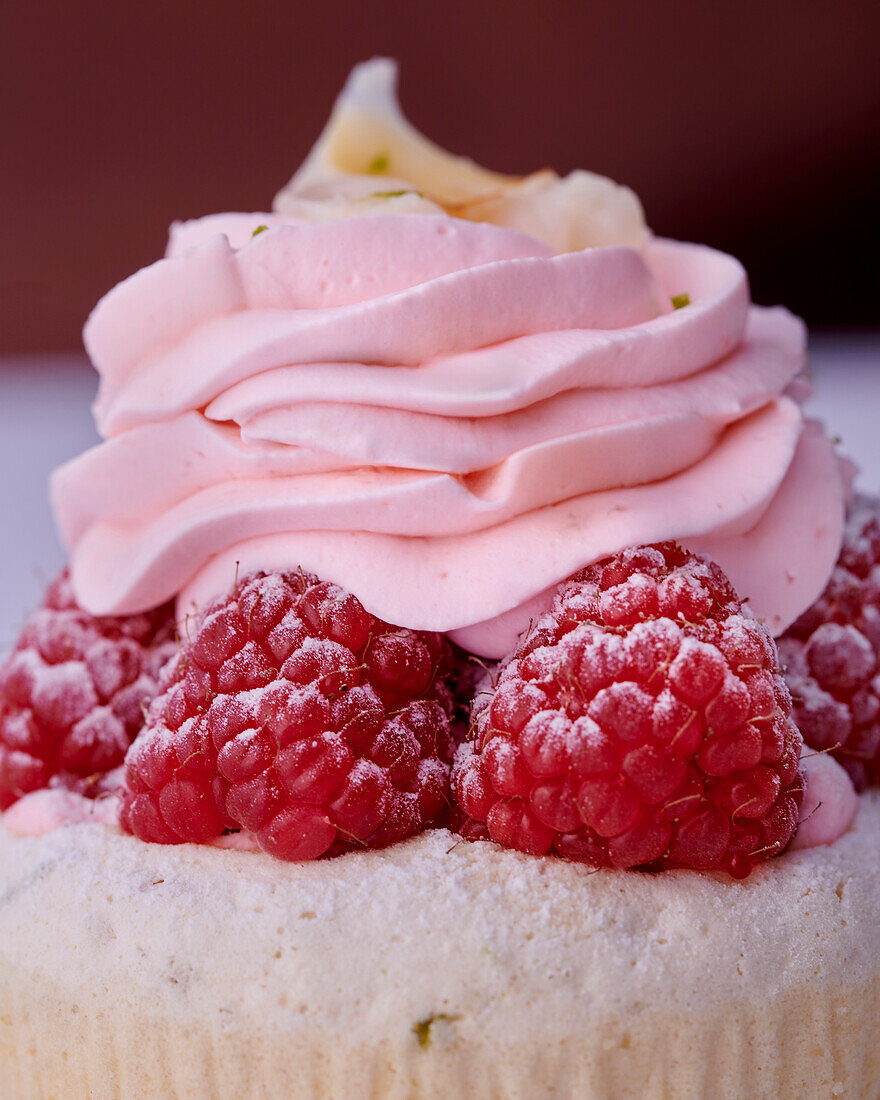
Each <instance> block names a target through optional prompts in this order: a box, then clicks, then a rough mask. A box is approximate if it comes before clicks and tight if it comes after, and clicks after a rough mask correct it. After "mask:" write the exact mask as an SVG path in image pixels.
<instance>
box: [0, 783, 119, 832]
mask: <svg viewBox="0 0 880 1100" xmlns="http://www.w3.org/2000/svg"><path fill="white" fill-rule="evenodd" d="M0 818H2V821H3V825H4V827H5V828H6V829H8V830H9V832H11V833H15V835H16V836H45V835H46V834H47V833H51V832H53V831H54V830H55V829H60V828H63V827H64V826H66V825H89V824H91V825H118V824H119V799H118V798H117V797H116V796H115V795H111V796H110V797H107V798H99V799H92V798H85V797H83V795H81V794H77V793H76V792H75V791H69V790H66V789H65V788H64V787H51V788H44V789H43V790H39V791H32V792H31V793H30V794H26V795H24V797H23V798H20V799H19V800H18V802H16V803H14V805H12V806H10V807H9V809H8V810H6V812H5V813H3V814H2V815H0Z"/></svg>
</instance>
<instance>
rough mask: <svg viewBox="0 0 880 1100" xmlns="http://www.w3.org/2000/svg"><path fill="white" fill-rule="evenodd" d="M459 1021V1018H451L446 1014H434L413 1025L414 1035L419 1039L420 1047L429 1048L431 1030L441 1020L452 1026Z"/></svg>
mask: <svg viewBox="0 0 880 1100" xmlns="http://www.w3.org/2000/svg"><path fill="white" fill-rule="evenodd" d="M457 1019H459V1017H458V1016H450V1015H449V1014H448V1013H446V1012H434V1013H432V1014H431V1015H430V1016H426V1017H425V1019H424V1020H419V1022H418V1023H417V1024H413V1026H412V1031H413V1035H415V1037H416V1038H417V1039H418V1041H419V1046H420V1047H429V1046H430V1045H431V1028H432V1027H433V1026H434V1024H436V1023H437V1022H438V1021H440V1020H442V1021H444V1022H445V1023H447V1024H451V1023H453V1022H454V1021H455V1020H457Z"/></svg>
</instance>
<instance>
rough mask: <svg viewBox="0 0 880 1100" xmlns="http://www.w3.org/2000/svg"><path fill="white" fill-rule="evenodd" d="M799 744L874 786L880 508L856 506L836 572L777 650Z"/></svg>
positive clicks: (878, 760)
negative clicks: (827, 755)
mask: <svg viewBox="0 0 880 1100" xmlns="http://www.w3.org/2000/svg"><path fill="white" fill-rule="evenodd" d="M779 653H780V657H781V658H782V662H783V664H784V665H785V666H786V669H785V676H786V680H787V682H788V686H789V688H790V690H791V696H792V700H793V703H794V716H795V720H796V721H797V724H798V726H799V728H800V731H801V733H802V734H803V737H804V741H805V742H806V743H807V744H808V745H810V746H811V747H812V748H814V749H817V750H820V751H828V752H830V753H831V755H833V756H834V757H835V758H836V759H837V760H839V761H840V763H841V764H842V765H843V766H844V768H846V770H847V771H848V772H849V774H850V777H851V778H852V780H853V782H854V783H855V785H856V788H857V789H858V790H863V789H864V788H865V787H867V786H869V785H870V784H874V783H878V782H880V501H878V500H873V499H869V498H867V497H860V498H857V499H856V501H855V503H854V505H853V507H852V509H851V512H850V515H849V518H848V520H847V525H846V529H845V533H844V540H843V547H842V549H841V551H840V557H839V559H838V562H837V566H836V567H835V569H834V572H833V573H832V575H831V579H830V581H829V582H828V585H827V587H826V589H825V591H824V592H823V593H822V595H821V596H820V597H819V599H818V600H817V601H816V602H815V603H814V604H813V605H812V607H810V608H809V609H808V610H807V611H805V612H804V613H803V614H802V615H801V616H800V618H799V619H798V620H797V621H796V622H795V623H794V624H793V625H792V626H791V627H790V629H789V630H788V632H787V633H786V635H785V637H784V638H782V639H781V640H780V642H779Z"/></svg>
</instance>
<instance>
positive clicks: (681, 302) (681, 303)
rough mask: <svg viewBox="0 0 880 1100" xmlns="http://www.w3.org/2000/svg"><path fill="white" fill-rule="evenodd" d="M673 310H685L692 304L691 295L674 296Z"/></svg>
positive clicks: (672, 298)
mask: <svg viewBox="0 0 880 1100" xmlns="http://www.w3.org/2000/svg"><path fill="white" fill-rule="evenodd" d="M670 301H671V302H672V308H673V309H684V307H685V306H689V305H690V304H691V296H690V294H673V295H672V297H671V298H670Z"/></svg>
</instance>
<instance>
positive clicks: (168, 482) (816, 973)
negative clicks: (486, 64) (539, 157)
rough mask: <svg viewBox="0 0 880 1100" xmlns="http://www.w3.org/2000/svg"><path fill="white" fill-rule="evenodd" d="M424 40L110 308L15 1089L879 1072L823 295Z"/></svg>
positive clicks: (31, 747) (349, 97)
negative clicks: (469, 75) (531, 114)
mask: <svg viewBox="0 0 880 1100" xmlns="http://www.w3.org/2000/svg"><path fill="white" fill-rule="evenodd" d="M394 85H395V70H394V67H393V65H392V64H391V63H390V62H387V61H383V60H377V61H373V62H370V63H368V64H366V65H362V66H359V67H358V68H356V69H355V71H354V72H353V74H352V76H351V78H350V79H349V82H348V84H347V85H346V87H345V89H344V90H343V93H342V95H341V96H340V98H339V100H338V102H337V104H336V106H335V107H334V110H333V113H332V115H331V118H330V121H329V123H328V125H327V127H326V129H325V131H324V133H323V134H322V136H321V137H320V138H319V140H318V142H317V144H316V145H315V147H314V148H313V150H312V152H311V153H310V154H309V156H308V157H307V159H306V161H305V163H304V164H303V166H302V167H301V168H300V170H299V171H298V172H297V173H296V175H295V176H294V177H293V179H292V180H291V182H290V183H289V184H288V185H287V186H286V187H285V188H284V189H283V190H282V191H281V192H280V193H279V195H278V196H277V197H276V200H275V203H274V208H273V211H272V212H271V213H253V214H244V213H238V214H220V215H212V216H209V217H206V218H202V219H197V220H195V221H189V222H184V223H178V224H176V225H174V226H173V227H172V230H171V236H170V242H169V246H168V253H167V255H166V257H165V258H164V259H162V260H159V261H158V262H157V263H155V264H153V265H152V266H151V267H148V268H146V269H144V270H143V271H140V272H138V273H136V274H135V275H133V276H132V277H131V278H129V279H127V280H125V281H124V282H123V283H121V284H120V285H119V286H117V287H116V288H115V289H114V290H112V291H111V292H110V293H109V294H108V295H107V296H106V297H105V298H104V299H102V301H101V302H100V303H99V304H98V306H97V307H96V309H95V310H94V312H93V313H92V315H91V317H90V318H89V320H88V323H87V325H86V329H85V343H86V347H87V349H88V351H89V354H90V357H91V359H92V362H93V363H94V365H95V367H96V369H97V370H98V372H99V375H100V379H101V382H100V389H99V394H98V399H97V402H96V404H95V418H96V422H97V425H98V429H99V431H100V433H101V436H102V438H103V442H102V443H100V444H99V445H98V446H97V447H95V448H93V449H92V450H90V451H87V452H86V453H85V454H84V455H82V456H80V457H79V458H77V459H75V460H73V461H72V462H70V463H68V464H67V465H66V466H64V467H62V468H61V469H60V470H58V471H56V473H55V475H54V477H53V480H52V500H53V505H54V509H55V514H56V517H57V521H58V525H59V529H60V531H61V534H62V537H63V539H64V542H65V544H66V545H67V547H68V550H69V554H70V568H69V571H66V572H65V574H63V575H62V577H60V578H59V579H58V580H57V581H56V582H55V583H54V584H53V585H52V586H51V588H50V590H49V592H48V593H47V596H46V599H45V601H44V604H43V606H42V607H41V608H39V609H38V610H37V611H36V612H35V613H34V615H33V616H32V617H31V618H30V619H29V620H28V622H27V624H26V626H25V628H24V631H23V633H22V635H21V638H20V639H19V641H18V643H17V644H16V646H15V648H14V650H13V652H12V653H11V654H10V655H9V657H8V658H7V660H6V662H5V664H4V666H3V669H2V672H0V808H2V809H3V817H2V825H3V828H2V829H0V851H2V860H0V866H2V871H0V890H2V894H0V896H2V897H3V899H4V902H5V904H4V905H2V906H0V932H2V935H0V974H2V976H3V981H2V983H0V989H2V992H0V1023H2V1025H3V1026H2V1028H0V1071H2V1077H3V1080H4V1081H6V1082H9V1084H8V1087H9V1089H11V1093H10V1095H14V1096H15V1097H16V1098H19V1097H20V1098H22V1100H29V1098H31V1097H34V1098H38V1097H39V1098H44V1097H45V1098H48V1097H52V1096H71V1095H83V1096H85V1095H87V1096H90V1097H94V1098H96V1100H97V1098H104V1097H107V1098H111V1097H130V1096H169V1097H171V1096H173V1097H176V1098H177V1097H179V1098H183V1097H186V1098H192V1100H201V1098H205V1100H207V1098H211V1100H221V1098H222V1100H226V1098H229V1100H233V1098H235V1100H238V1098H240V1097H244V1096H248V1097H266V1098H269V1097H282V1096H284V1097H288V1096H296V1097H327V1098H332V1100H348V1098H352V1100H360V1098H362V1097H365V1096H374V1097H383V1098H384V1097H389V1098H392V1097H401V1098H403V1097H407V1098H414V1097H418V1098H428V1097H432V1098H433V1097H437V1098H440V1097H442V1098H444V1100H446V1098H454V1097H462V1098H464V1097H467V1098H469V1100H471V1098H479V1097H486V1098H501V1097H504V1098H515V1097H528V1098H537V1097H544V1096H547V1097H551V1096H553V1097H566V1096H572V1097H574V1096H577V1097H595V1098H614V1100H619V1098H627V1097H639V1098H645V1097H658V1098H660V1097H667V1098H668V1097H689V1098H690V1097H701V1098H706V1100H709V1098H716V1097H718V1098H721V1097H750V1098H752V1097H758V1098H760V1097H767V1098H770V1097H773V1098H786V1097H799V1098H802V1097H816V1098H819V1097H828V1096H841V1097H847V1098H849V1097H865V1098H869V1097H873V1096H875V1095H876V1094H877V1092H878V1090H880V1057H878V1056H877V1055H876V1054H875V1052H874V1044H873V1043H872V1042H871V1039H870V1035H869V1031H868V1029H866V1028H865V1021H866V1020H870V1019H872V1018H873V1015H872V1014H876V1011H877V1004H876V1002H877V996H878V990H880V978H878V969H877V964H876V962H875V959H876V958H877V957H878V954H880V951H878V949H880V933H878V932H877V927H878V919H877V918H878V916H880V888H878V886H877V885H876V883H877V881H878V875H877V873H876V872H877V871H878V869H880V868H878V857H877V854H876V848H877V838H878V835H880V801H878V799H877V796H876V793H875V792H874V790H873V789H871V784H872V783H873V782H874V781H875V779H876V776H877V774H878V767H877V763H876V761H877V759H878V758H880V722H878V714H880V687H878V684H880V680H878V679H877V673H878V649H880V630H878V629H877V628H876V624H877V622H878V621H880V618H878V616H880V592H878V589H877V584H876V576H875V574H876V572H877V565H878V563H880V510H878V508H877V506H876V505H875V504H874V503H873V502H870V501H859V502H857V503H855V504H853V503H852V502H851V501H850V496H851V493H850V490H849V477H848V467H847V466H846V464H845V463H842V462H841V460H840V459H839V458H838V456H837V455H836V454H835V452H834V448H833V446H832V444H831V442H830V441H829V439H828V438H827V437H826V436H825V434H824V432H823V430H822V428H821V426H820V425H819V424H817V423H815V422H811V421H809V420H806V419H805V418H804V415H803V413H802V410H801V406H800V401H801V400H802V398H803V396H804V392H805V388H806V387H805V383H804V381H803V379H802V377H801V372H802V370H803V367H804V361H805V332H804V327H803V325H802V323H801V322H800V321H799V320H798V319H797V318H795V317H793V316H792V315H791V314H789V313H788V312H786V311H785V310H784V309H781V308H772V309H766V308H760V307H757V306H754V305H752V304H751V301H750V297H749V291H748V285H747V281H746V276H745V273H744V271H743V269H742V267H741V266H740V265H739V264H738V263H737V261H736V260H734V259H732V258H731V257H729V256H726V255H724V254H722V253H719V252H716V251H714V250H712V249H709V248H706V247H702V246H698V245H690V244H682V243H678V242H672V241H665V240H660V239H657V238H655V237H654V236H653V235H652V234H651V233H650V231H649V230H648V228H647V226H646V223H645V219H644V215H643V212H642V208H641V206H640V204H639V201H638V199H637V198H636V197H635V195H634V194H633V193H632V192H631V191H629V190H628V189H627V188H624V187H620V186H618V185H616V184H614V183H612V182H611V181H609V180H607V179H604V178H603V177H600V176H596V175H593V174H592V173H588V172H582V171H578V172H573V173H572V174H571V175H569V176H566V177H564V178H561V177H559V176H557V175H556V174H555V173H553V172H550V171H543V172H537V173H534V174H532V175H529V176H526V177H522V178H518V177H517V178H514V177H508V176H502V175H498V174H496V173H493V172H489V171H486V170H484V169H482V168H480V167H478V166H477V165H475V164H474V163H472V162H471V161H469V160H466V159H464V158H459V157H453V156H450V155H449V154H447V153H445V152H443V151H442V150H440V149H439V148H437V147H436V146H434V145H433V144H432V143H430V142H429V141H427V140H426V139H425V138H424V137H422V136H421V135H420V134H418V133H417V132H416V131H415V130H414V129H413V128H412V127H411V126H410V125H409V123H408V122H407V121H406V120H405V118H404V117H403V115H402V114H401V112H400V109H399V107H398V105H397V102H396V98H395V94H394ZM847 508H849V517H850V518H849V521H848V526H847V528H846V530H844V522H845V514H846V511H847ZM775 639H780V641H779V644H778V646H777V642H776V640H775Z"/></svg>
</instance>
